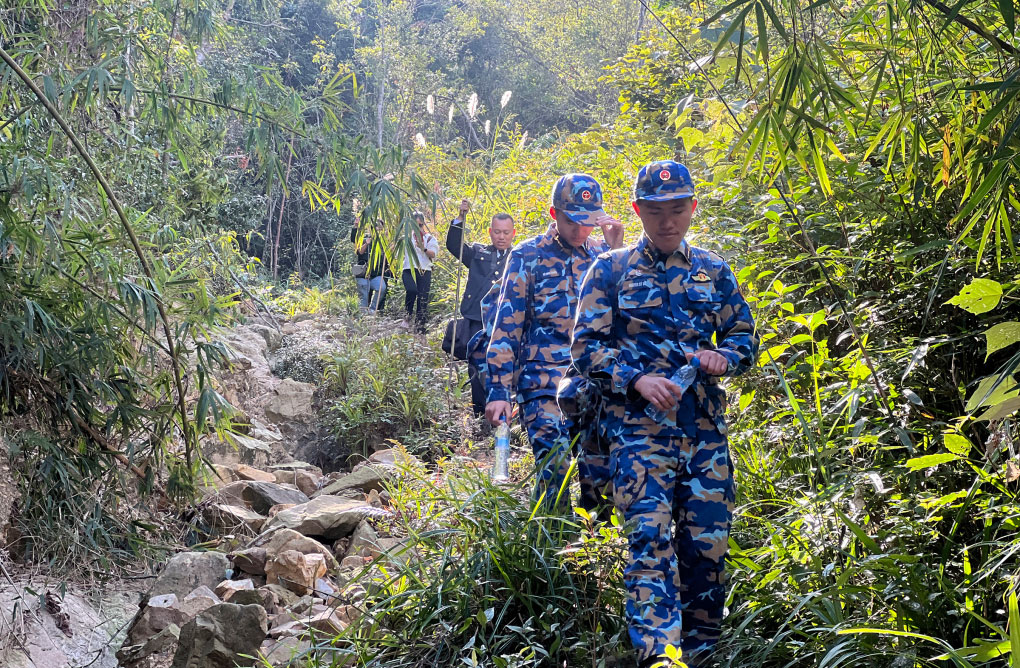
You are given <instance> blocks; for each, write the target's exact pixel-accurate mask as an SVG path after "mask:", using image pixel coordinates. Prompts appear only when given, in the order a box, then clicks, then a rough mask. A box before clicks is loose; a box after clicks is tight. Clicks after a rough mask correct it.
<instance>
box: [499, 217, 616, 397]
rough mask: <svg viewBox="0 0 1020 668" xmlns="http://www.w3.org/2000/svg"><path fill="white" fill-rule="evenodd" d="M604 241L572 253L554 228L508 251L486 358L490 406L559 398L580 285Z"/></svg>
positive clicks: (593, 241) (590, 241)
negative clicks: (541, 398)
mask: <svg viewBox="0 0 1020 668" xmlns="http://www.w3.org/2000/svg"><path fill="white" fill-rule="evenodd" d="M607 248H608V247H607V246H606V244H605V242H603V241H595V240H592V239H589V240H588V241H587V242H586V243H585V245H584V246H581V247H578V248H574V247H571V246H570V245H569V244H567V243H565V242H564V241H562V240H561V239H560V237H559V235H558V234H557V233H556V229H555V227H550V228H549V230H548V231H547V232H546V233H545V234H541V235H539V236H537V237H532V238H531V239H528V240H526V241H522V242H521V243H519V244H517V246H515V247H514V249H513V250H512V251H510V259H509V260H508V261H507V265H506V272H505V273H504V275H503V284H502V287H501V289H500V293H499V301H498V303H497V305H496V313H495V318H494V319H493V321H492V336H491V339H490V341H489V347H488V350H487V351H486V354H485V361H486V366H487V369H488V376H487V380H486V386H487V388H488V395H489V396H488V400H489V401H511V399H512V398H513V392H514V390H516V392H517V400H518V401H521V402H523V401H528V400H530V399H534V398H536V397H541V396H556V384H557V383H558V382H559V380H560V378H561V377H562V376H563V372H564V371H566V368H567V366H568V365H569V364H570V331H571V329H572V327H573V324H574V311H575V309H576V308H577V294H578V289H579V288H580V285H581V279H582V278H584V275H585V273H586V272H587V271H588V268H589V267H590V266H591V264H592V262H593V261H594V260H595V258H596V257H597V256H598V254H599V253H602V252H604V251H605V250H607Z"/></svg>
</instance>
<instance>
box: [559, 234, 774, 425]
mask: <svg viewBox="0 0 1020 668" xmlns="http://www.w3.org/2000/svg"><path fill="white" fill-rule="evenodd" d="M614 256H615V257H614ZM579 299H580V303H579V305H578V308H577V318H576V322H575V325H574V332H573V334H574V336H573V343H572V345H571V351H570V352H571V357H572V359H573V363H574V365H575V366H576V367H577V369H578V371H579V372H580V373H582V374H584V375H585V376H587V377H588V378H590V379H592V380H596V381H599V382H600V384H601V386H602V388H603V396H604V399H605V411H604V415H603V419H604V420H606V421H607V424H605V425H604V427H605V428H606V430H607V433H608V434H610V435H612V434H613V433H614V427H620V426H622V425H623V423H642V422H646V421H649V420H650V418H648V417H647V416H646V415H645V413H644V411H645V409H646V408H647V406H648V402H647V401H646V400H645V399H644V398H642V397H641V396H640V394H638V393H637V392H636V391H635V390H634V389H633V387H632V383H633V382H634V381H635V380H636V379H637V378H638V377H640V376H641V375H643V374H653V375H661V376H667V377H668V376H671V375H672V374H673V373H674V372H675V371H676V370H677V369H679V368H680V367H681V366H683V365H684V364H686V363H687V358H686V355H685V351H691V352H693V351H696V350H701V349H705V348H714V349H715V350H716V351H717V352H719V353H720V354H722V355H723V356H724V357H725V358H726V360H727V362H728V368H727V370H726V373H725V375H728V376H735V375H739V374H741V373H743V372H744V371H746V370H747V369H748V368H749V367H750V366H751V365H752V364H753V363H754V360H755V357H756V355H757V350H758V335H757V333H756V331H755V324H754V319H753V317H752V316H751V309H750V307H749V306H748V305H747V302H746V301H745V300H744V297H743V296H742V295H741V294H740V288H739V287H738V286H737V279H736V277H735V276H734V275H733V271H732V270H731V269H730V267H729V265H727V264H726V262H725V261H724V260H723V259H722V258H721V257H719V256H718V255H717V254H715V253H712V252H710V251H707V250H703V249H701V248H696V247H694V246H691V245H689V244H688V243H687V242H686V241H685V242H683V244H682V245H681V247H680V248H679V249H677V250H676V251H675V252H674V253H672V254H670V255H668V256H667V255H665V254H663V253H662V252H660V251H659V250H658V249H656V248H655V246H654V245H652V243H651V242H650V241H649V240H648V238H647V237H645V236H643V235H642V237H641V239H640V241H638V242H637V243H636V244H635V245H633V246H629V247H627V248H621V249H618V250H615V251H612V252H610V253H604V254H603V255H601V256H599V258H598V260H597V261H596V262H595V263H594V264H593V265H592V268H591V271H589V272H588V275H587V276H586V277H585V279H584V283H583V284H582V286H581V294H580V297H579ZM718 383H719V381H718V378H717V377H714V376H708V375H707V374H704V373H703V372H702V373H699V376H698V381H697V382H696V383H695V385H694V386H693V388H692V390H689V391H688V392H687V394H686V395H685V397H684V401H683V402H681V408H680V410H678V411H674V412H671V413H670V414H669V416H668V417H667V419H666V423H667V424H666V425H664V426H667V427H676V426H677V425H678V422H677V418H678V416H679V421H680V422H681V423H683V422H688V421H693V420H694V418H695V415H696V413H697V412H698V411H696V410H695V409H697V408H699V407H700V409H701V412H702V414H706V415H707V416H708V417H710V418H713V419H714V420H715V421H716V423H717V424H718V425H720V426H722V417H723V414H724V413H725V410H726V394H725V391H724V390H723V389H722V388H721V387H720V386H719V384H718ZM688 417H689V419H688ZM685 431H686V430H685Z"/></svg>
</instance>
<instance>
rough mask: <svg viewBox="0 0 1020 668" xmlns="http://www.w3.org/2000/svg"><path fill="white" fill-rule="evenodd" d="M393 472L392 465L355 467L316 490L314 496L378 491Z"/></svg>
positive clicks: (383, 486)
mask: <svg viewBox="0 0 1020 668" xmlns="http://www.w3.org/2000/svg"><path fill="white" fill-rule="evenodd" d="M394 473H395V470H394V468H393V467H392V466H384V465H379V464H375V465H368V466H362V467H360V468H357V469H355V470H353V471H351V472H350V473H348V474H347V475H345V476H343V477H342V478H340V479H338V480H334V481H333V482H331V483H330V484H329V485H327V486H326V487H323V488H322V489H321V490H319V491H318V492H316V494H315V495H314V496H316V497H318V496H327V495H334V496H343V495H344V493H345V492H347V491H351V490H354V491H357V492H362V493H367V492H371V491H379V490H381V489H383V488H385V486H386V482H387V481H388V480H390V479H391V478H392V477H393V475H394Z"/></svg>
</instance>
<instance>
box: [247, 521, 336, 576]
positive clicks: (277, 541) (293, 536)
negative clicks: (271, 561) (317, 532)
mask: <svg viewBox="0 0 1020 668" xmlns="http://www.w3.org/2000/svg"><path fill="white" fill-rule="evenodd" d="M266 536H268V539H265V538H264V537H266ZM256 544H257V546H258V547H261V548H262V549H264V550H265V551H266V558H267V559H268V558H269V557H271V556H274V555H277V554H279V553H281V552H283V551H285V550H297V551H298V552H300V553H301V554H321V555H322V556H323V558H324V559H325V560H326V567H327V568H328V569H329V570H334V569H336V568H337V566H338V564H337V561H336V557H334V556H333V553H332V552H330V551H329V548H328V547H326V546H325V545H323V544H322V543H320V542H319V541H317V540H315V539H314V538H309V537H307V536H302V535H301V534H299V533H298V532H297V531H294V530H293V529H285V528H281V529H277V530H276V531H274V532H273V533H271V534H263V537H260V538H259V540H258V541H257V543H256Z"/></svg>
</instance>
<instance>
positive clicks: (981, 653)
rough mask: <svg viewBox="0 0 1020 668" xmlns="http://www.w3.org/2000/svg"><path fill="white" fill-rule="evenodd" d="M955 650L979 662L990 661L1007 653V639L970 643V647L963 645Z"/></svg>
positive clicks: (941, 659)
mask: <svg viewBox="0 0 1020 668" xmlns="http://www.w3.org/2000/svg"><path fill="white" fill-rule="evenodd" d="M956 652H957V654H959V655H960V656H962V657H964V658H966V659H974V660H975V661H979V662H985V661H991V660H992V659H996V658H998V657H1000V656H1005V655H1006V654H1009V640H1000V641H998V642H996V641H992V642H987V643H981V644H980V645H972V646H971V647H963V648H961V649H958V650H956ZM947 658H949V655H948V654H941V655H939V656H936V657H935V659H936V660H938V661H945V660H946V659H947Z"/></svg>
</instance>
